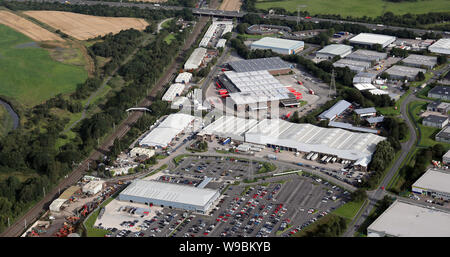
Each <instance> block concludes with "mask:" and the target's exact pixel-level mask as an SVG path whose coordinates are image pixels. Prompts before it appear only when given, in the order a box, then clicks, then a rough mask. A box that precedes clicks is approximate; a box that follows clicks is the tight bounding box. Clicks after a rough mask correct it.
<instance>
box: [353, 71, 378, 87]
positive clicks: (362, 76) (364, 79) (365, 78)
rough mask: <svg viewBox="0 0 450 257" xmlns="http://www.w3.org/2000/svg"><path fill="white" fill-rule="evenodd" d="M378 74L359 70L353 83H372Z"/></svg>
mask: <svg viewBox="0 0 450 257" xmlns="http://www.w3.org/2000/svg"><path fill="white" fill-rule="evenodd" d="M376 76H377V74H374V73H368V72H359V73H357V74H356V75H355V76H354V77H353V84H357V83H369V84H372V82H373V81H374V80H375V78H376Z"/></svg>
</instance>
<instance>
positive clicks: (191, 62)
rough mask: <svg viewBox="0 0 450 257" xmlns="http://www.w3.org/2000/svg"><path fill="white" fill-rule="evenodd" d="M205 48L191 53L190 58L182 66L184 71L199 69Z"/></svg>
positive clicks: (204, 54)
mask: <svg viewBox="0 0 450 257" xmlns="http://www.w3.org/2000/svg"><path fill="white" fill-rule="evenodd" d="M206 52H207V50H206V48H203V47H199V48H196V49H195V50H194V52H192V54H191V56H189V59H188V60H187V61H186V63H185V64H184V69H185V70H195V69H198V67H200V65H202V63H203V58H205V56H206Z"/></svg>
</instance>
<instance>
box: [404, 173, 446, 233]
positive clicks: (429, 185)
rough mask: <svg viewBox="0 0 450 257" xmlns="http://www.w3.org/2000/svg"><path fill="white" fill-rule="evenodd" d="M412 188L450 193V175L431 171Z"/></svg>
mask: <svg viewBox="0 0 450 257" xmlns="http://www.w3.org/2000/svg"><path fill="white" fill-rule="evenodd" d="M412 186H413V187H417V188H421V189H428V190H433V191H439V192H443V193H450V173H449V172H447V171H443V170H435V169H429V170H427V171H426V172H425V173H424V174H423V175H422V176H421V177H420V178H419V179H418V180H417V181H416V182H415V183H414V184H413V185H412ZM449 226H450V224H449Z"/></svg>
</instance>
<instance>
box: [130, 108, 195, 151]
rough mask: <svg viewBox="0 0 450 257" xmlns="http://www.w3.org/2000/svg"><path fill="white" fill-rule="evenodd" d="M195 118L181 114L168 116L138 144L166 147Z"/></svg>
mask: <svg viewBox="0 0 450 257" xmlns="http://www.w3.org/2000/svg"><path fill="white" fill-rule="evenodd" d="M194 119H195V117H194V116H191V115H187V114H183V113H175V114H170V115H169V116H168V117H167V118H165V119H164V121H163V122H161V123H160V124H159V125H158V126H157V127H156V128H154V129H152V130H151V131H150V133H148V134H147V135H146V136H145V137H144V138H143V139H142V140H141V141H140V142H139V145H140V146H147V147H161V148H164V147H167V146H168V145H169V144H170V142H171V141H172V140H173V139H174V138H175V137H176V136H177V135H178V134H180V133H181V132H182V131H183V130H184V129H186V127H188V126H189V125H190V124H191V123H192V122H193V121H194Z"/></svg>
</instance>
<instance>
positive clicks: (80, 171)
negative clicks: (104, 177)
mask: <svg viewBox="0 0 450 257" xmlns="http://www.w3.org/2000/svg"><path fill="white" fill-rule="evenodd" d="M208 20H209V17H201V18H200V19H199V21H198V22H197V23H196V25H195V26H194V29H193V30H192V32H191V33H192V34H191V36H190V37H189V38H188V39H187V40H186V41H185V44H184V46H183V48H182V50H181V51H180V52H179V54H178V56H177V57H176V58H175V59H174V61H173V62H172V64H171V65H170V66H169V67H168V68H167V70H166V72H165V74H164V76H163V77H162V78H161V79H160V80H159V81H158V83H157V84H156V85H155V86H154V87H153V88H152V89H151V91H150V92H149V94H148V95H147V97H146V98H145V99H143V100H142V101H141V102H140V103H139V106H140V107H148V106H150V104H151V103H152V101H153V99H154V97H155V96H156V95H157V94H158V92H159V90H161V89H162V87H163V86H164V85H165V84H167V83H168V82H170V80H171V79H172V78H173V73H175V72H176V71H177V67H178V66H179V65H180V64H182V63H181V60H183V59H182V58H180V57H181V56H182V55H183V54H184V52H186V51H187V50H188V49H189V48H190V47H191V45H192V44H193V43H194V42H195V40H196V39H197V37H198V36H199V35H200V33H201V31H202V29H203V27H204V26H205V25H206V23H207V21H208ZM142 115H143V112H133V113H131V114H130V115H129V116H128V117H127V118H126V119H125V120H123V121H122V122H121V123H120V124H119V125H118V126H116V130H115V131H114V132H113V133H112V134H111V135H109V136H108V137H107V138H106V139H105V140H104V141H103V143H102V145H101V146H100V147H98V148H97V149H94V151H93V152H92V153H91V154H90V155H89V157H88V158H86V159H85V160H84V161H83V162H81V163H80V165H78V167H76V168H75V169H74V170H73V171H72V172H71V173H70V174H69V175H67V177H66V178H64V179H63V180H62V181H61V182H60V183H59V184H58V186H56V187H54V188H53V190H52V191H51V192H49V193H47V195H46V196H44V198H43V199H41V200H40V201H39V202H38V203H37V204H35V205H34V206H33V207H32V208H31V209H30V210H28V212H27V213H26V214H25V215H23V216H22V217H20V218H18V219H17V220H16V221H15V223H14V224H12V225H11V226H10V227H9V228H7V229H6V230H5V231H4V232H3V233H2V234H0V236H2V237H17V236H20V235H21V234H22V233H23V232H24V231H25V230H26V228H27V225H30V224H32V223H34V222H35V221H36V220H37V219H38V218H39V217H40V216H41V215H42V213H43V212H44V211H45V210H46V209H47V208H48V206H49V204H50V203H51V202H52V201H53V200H54V199H55V198H57V197H58V196H59V193H60V191H61V190H62V189H65V188H66V187H68V186H70V185H72V184H74V183H76V182H77V181H78V180H80V179H81V178H82V177H83V175H84V172H85V171H87V170H88V167H89V164H90V163H91V162H93V161H95V160H98V159H99V158H101V157H102V156H104V154H105V153H107V152H108V151H109V148H110V147H111V146H112V145H113V144H114V140H115V139H120V138H122V137H123V136H124V135H125V134H126V133H127V132H128V131H129V130H130V128H131V127H132V125H133V124H134V123H135V122H136V121H137V120H138V119H139V118H140V117H141V116H142Z"/></svg>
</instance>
